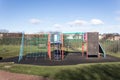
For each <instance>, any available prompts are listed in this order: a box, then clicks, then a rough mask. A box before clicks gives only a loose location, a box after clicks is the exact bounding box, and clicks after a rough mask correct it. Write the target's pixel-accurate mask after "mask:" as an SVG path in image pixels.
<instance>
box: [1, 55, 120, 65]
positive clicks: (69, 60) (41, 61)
mask: <svg viewBox="0 0 120 80" xmlns="http://www.w3.org/2000/svg"><path fill="white" fill-rule="evenodd" d="M0 62H14V63H17V64H31V65H43V66H57V65H76V64H84V63H103V62H120V58H116V57H113V56H110V55H107V56H106V58H104V57H100V58H98V57H88V58H86V56H83V57H82V56H81V54H80V53H69V54H68V55H67V56H66V57H65V58H64V60H49V59H47V58H46V59H45V58H40V57H38V58H26V57H25V56H24V57H23V59H22V60H21V61H20V62H18V57H13V58H7V59H3V60H0Z"/></svg>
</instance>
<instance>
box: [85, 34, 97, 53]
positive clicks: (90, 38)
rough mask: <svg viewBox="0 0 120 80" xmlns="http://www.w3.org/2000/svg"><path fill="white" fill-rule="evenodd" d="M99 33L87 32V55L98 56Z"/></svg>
mask: <svg viewBox="0 0 120 80" xmlns="http://www.w3.org/2000/svg"><path fill="white" fill-rule="evenodd" d="M98 36H99V34H98V32H87V54H88V55H98V53H99V43H98Z"/></svg>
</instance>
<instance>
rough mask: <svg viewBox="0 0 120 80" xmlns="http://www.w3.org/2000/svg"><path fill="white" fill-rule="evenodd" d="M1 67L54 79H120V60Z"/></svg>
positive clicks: (6, 64)
mask: <svg viewBox="0 0 120 80" xmlns="http://www.w3.org/2000/svg"><path fill="white" fill-rule="evenodd" d="M0 69H1V70H6V71H10V72H15V73H24V74H33V75H39V76H43V77H48V78H50V79H54V80H119V79H120V74H119V73H120V62H112V63H111V62H110V63H92V64H79V65H69V66H35V65H22V64H13V63H0Z"/></svg>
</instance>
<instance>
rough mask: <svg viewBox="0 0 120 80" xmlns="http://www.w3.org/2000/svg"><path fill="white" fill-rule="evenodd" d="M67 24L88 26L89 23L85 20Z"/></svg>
mask: <svg viewBox="0 0 120 80" xmlns="http://www.w3.org/2000/svg"><path fill="white" fill-rule="evenodd" d="M67 24H69V25H79V26H81V25H85V24H87V22H86V21H84V20H74V21H71V22H68V23H67Z"/></svg>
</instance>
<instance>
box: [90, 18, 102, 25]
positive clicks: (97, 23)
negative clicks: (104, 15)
mask: <svg viewBox="0 0 120 80" xmlns="http://www.w3.org/2000/svg"><path fill="white" fill-rule="evenodd" d="M90 23H91V24H93V25H101V24H104V22H103V21H102V20H100V19H91V21H90Z"/></svg>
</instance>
